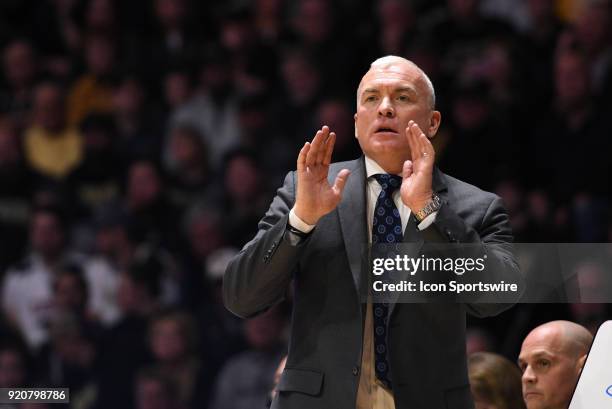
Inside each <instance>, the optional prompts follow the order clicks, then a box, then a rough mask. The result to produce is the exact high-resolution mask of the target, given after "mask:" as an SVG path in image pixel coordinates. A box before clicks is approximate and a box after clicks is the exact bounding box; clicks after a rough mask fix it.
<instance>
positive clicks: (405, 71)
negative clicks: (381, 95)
mask: <svg viewBox="0 0 612 409" xmlns="http://www.w3.org/2000/svg"><path fill="white" fill-rule="evenodd" d="M421 82H422V75H421V73H420V71H419V70H418V69H417V68H416V67H413V66H411V65H410V64H394V65H389V66H383V67H373V68H370V70H369V71H368V72H366V74H365V75H364V76H363V78H362V79H361V83H360V84H359V89H361V90H363V89H365V88H379V87H385V86H390V87H393V86H412V87H413V88H417V87H418V84H419V83H421Z"/></svg>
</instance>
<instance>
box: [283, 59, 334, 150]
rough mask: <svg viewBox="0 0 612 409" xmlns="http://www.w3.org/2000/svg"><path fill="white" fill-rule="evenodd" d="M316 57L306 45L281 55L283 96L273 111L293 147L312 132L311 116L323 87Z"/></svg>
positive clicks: (298, 144) (302, 141) (300, 143)
mask: <svg viewBox="0 0 612 409" xmlns="http://www.w3.org/2000/svg"><path fill="white" fill-rule="evenodd" d="M314 61H315V60H314V56H313V55H311V54H308V52H307V51H306V50H305V49H291V50H290V51H287V52H285V53H284V55H282V57H281V62H280V64H281V76H282V85H283V89H282V92H283V96H282V98H280V99H279V102H278V105H277V106H276V107H274V113H273V115H274V117H275V118H281V122H280V125H281V129H280V132H281V133H282V135H283V136H284V137H285V138H287V139H288V140H289V141H290V143H291V144H292V147H293V148H292V150H295V148H296V147H297V146H301V145H303V143H304V135H309V134H310V133H312V132H311V131H312V128H313V126H312V118H313V117H314V114H315V109H316V103H317V100H318V98H320V95H321V89H322V87H323V84H322V80H321V73H320V71H319V69H318V67H317V66H316V65H315V63H314Z"/></svg>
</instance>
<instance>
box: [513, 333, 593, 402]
mask: <svg viewBox="0 0 612 409" xmlns="http://www.w3.org/2000/svg"><path fill="white" fill-rule="evenodd" d="M592 342H593V335H591V333H590V332H589V331H587V330H586V328H584V327H582V326H580V325H578V324H575V323H573V322H569V321H551V322H548V323H546V324H542V325H540V326H539V327H537V328H535V329H534V330H532V331H531V332H530V333H529V335H527V337H526V338H525V340H524V341H523V345H522V347H521V353H520V355H519V358H518V364H519V367H520V368H521V371H523V377H522V383H523V398H524V399H525V404H526V405H527V409H566V408H567V407H568V406H569V403H570V399H571V397H572V392H573V391H574V386H575V385H576V382H577V381H578V377H579V375H580V371H581V370H582V366H583V365H584V362H585V361H586V357H587V353H588V352H589V348H590V347H591V343H592Z"/></svg>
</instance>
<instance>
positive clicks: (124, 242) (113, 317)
mask: <svg viewBox="0 0 612 409" xmlns="http://www.w3.org/2000/svg"><path fill="white" fill-rule="evenodd" d="M135 247H136V245H135V243H133V242H132V240H131V238H130V237H129V234H128V231H127V229H126V226H125V215H123V214H122V212H121V210H120V209H117V208H113V207H108V208H106V209H104V210H103V211H100V212H99V213H98V215H97V216H96V232H95V251H94V253H93V254H92V255H91V256H90V257H88V259H87V261H86V262H85V264H84V266H83V268H84V270H85V277H86V279H87V283H88V286H89V289H90V296H89V308H90V310H91V311H92V313H93V314H95V316H96V317H97V318H98V319H99V320H100V322H101V323H102V324H103V325H104V326H107V327H109V326H112V325H113V324H115V323H117V321H118V320H119V319H120V318H121V313H120V309H119V301H118V292H119V282H120V277H121V271H127V270H128V268H129V266H130V265H131V263H132V260H133V258H134V253H135V250H136V249H135Z"/></svg>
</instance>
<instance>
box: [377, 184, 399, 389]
mask: <svg viewBox="0 0 612 409" xmlns="http://www.w3.org/2000/svg"><path fill="white" fill-rule="evenodd" d="M374 178H375V179H376V181H377V182H378V183H379V184H380V186H381V188H382V190H381V191H380V194H379V195H378V199H377V200H376V207H375V208H374V219H373V220H372V244H373V245H375V244H387V243H400V242H401V241H402V238H403V233H402V220H401V219H400V213H399V210H397V207H396V206H395V203H394V202H393V192H395V190H397V189H399V187H400V186H401V184H402V178H401V177H400V176H396V175H388V174H376V175H374ZM387 276H388V273H387V272H384V273H383V276H382V278H383V280H385V279H388V277H387ZM372 307H373V310H374V356H375V363H374V364H375V373H376V377H377V378H378V380H380V381H381V382H382V383H383V384H384V385H385V386H386V387H387V388H389V389H392V385H391V377H390V373H389V361H388V352H387V320H388V319H389V304H388V303H386V302H382V303H374V304H373V305H372Z"/></svg>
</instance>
